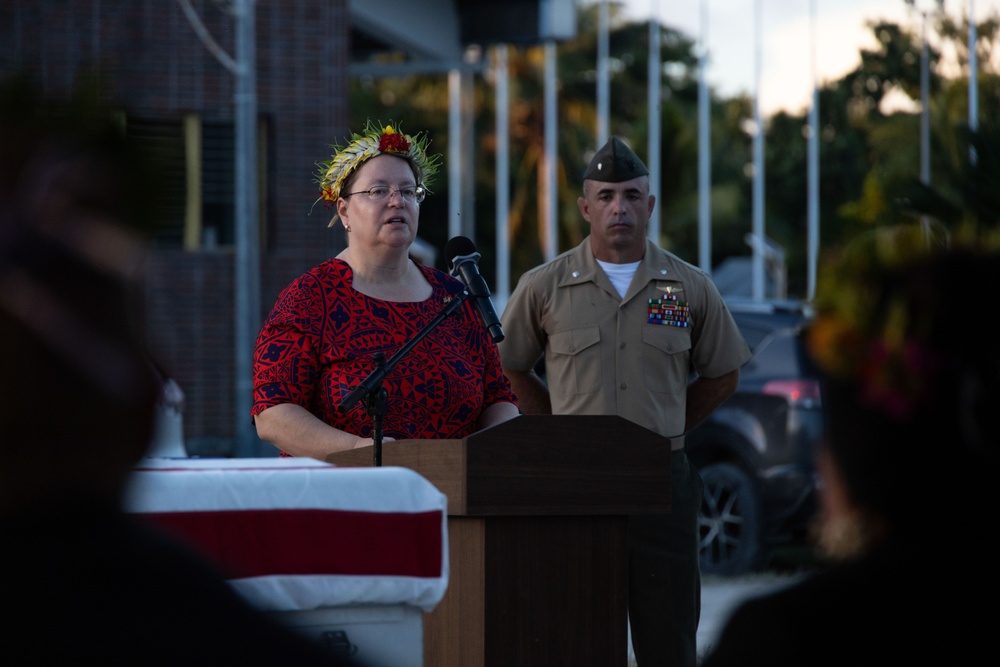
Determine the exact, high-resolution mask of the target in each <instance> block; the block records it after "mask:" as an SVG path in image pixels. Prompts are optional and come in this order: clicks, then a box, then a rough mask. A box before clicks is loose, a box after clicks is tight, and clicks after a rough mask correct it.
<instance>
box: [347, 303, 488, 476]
mask: <svg viewBox="0 0 1000 667" xmlns="http://www.w3.org/2000/svg"><path fill="white" fill-rule="evenodd" d="M468 298H469V290H462V292H461V293H460V294H456V295H454V296H453V297H452V299H451V301H449V302H448V303H447V304H446V305H445V307H444V308H443V309H442V310H441V312H439V313H438V314H437V315H435V316H434V319H433V320H431V321H430V322H428V323H427V326H425V327H424V328H423V329H421V330H420V331H418V332H417V334H416V335H415V336H414V337H413V338H411V339H410V340H409V341H407V343H406V344H405V345H403V347H401V348H399V350H398V351H397V352H396V354H394V355H392V357H390V358H389V360H388V361H386V358H385V353H383V352H376V353H375V354H373V355H372V359H373V360H374V362H375V370H373V371H372V372H371V373H370V374H369V375H368V377H367V378H365V379H364V380H362V382H361V384H359V385H358V386H357V387H355V388H354V389H352V390H351V393H349V394H348V395H347V397H346V398H344V400H343V401H341V402H340V405H339V406H338V409H339V410H340V413H341V414H347V411H348V410H350V409H351V408H352V407H354V404H355V403H357V402H358V401H359V400H364V404H365V411H366V412H367V413H368V414H369V415H370V416H371V417H372V439H373V440H374V441H375V461H374V465H375V467H380V466H381V465H382V422H383V420H384V418H385V415H386V413H387V412H388V411H389V392H388V391H386V389H385V387H384V386H382V382H383V381H384V380H385V377H386V376H387V375H388V374H389V371H391V370H392V369H393V367H394V366H395V365H396V364H397V363H399V360H400V359H402V358H403V357H405V356H406V355H407V354H409V353H410V351H411V350H412V349H413V348H414V347H416V345H417V343H419V342H420V341H422V340H423V339H424V338H426V337H427V334H429V333H430V332H431V331H433V330H434V329H435V328H436V327H437V325H439V324H441V322H443V321H444V320H445V319H446V318H448V317H451V316H452V315H454V314H455V313H456V312H458V309H459V308H461V307H462V303H464V302H465V301H466V300H467V299H468Z"/></svg>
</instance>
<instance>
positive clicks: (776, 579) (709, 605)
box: [628, 572, 803, 667]
mask: <svg viewBox="0 0 1000 667" xmlns="http://www.w3.org/2000/svg"><path fill="white" fill-rule="evenodd" d="M801 576H803V575H799V574H780V573H772V572H763V573H758V574H751V575H747V576H744V577H704V578H703V579H702V584H701V621H700V622H699V624H698V655H700V656H702V655H705V653H707V652H708V650H709V649H711V647H712V645H713V643H714V642H715V641H716V639H717V638H718V636H719V633H720V632H721V631H722V628H723V627H725V624H726V619H727V618H728V617H729V614H730V613H731V612H732V611H733V610H734V609H735V608H736V606H737V605H739V603H740V602H742V601H743V600H745V599H747V598H749V597H754V596H757V595H763V594H765V593H767V592H769V591H772V590H775V589H776V588H780V587H782V586H787V585H789V584H791V583H794V582H795V581H796V580H797V579H798V578H799V577H801ZM628 660H629V667H634V665H635V664H636V663H635V655H634V654H633V652H632V641H631V639H629V645H628Z"/></svg>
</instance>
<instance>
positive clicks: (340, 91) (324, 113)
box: [0, 0, 350, 456]
mask: <svg viewBox="0 0 1000 667" xmlns="http://www.w3.org/2000/svg"><path fill="white" fill-rule="evenodd" d="M234 4H237V3H233V2H213V1H212V0H190V2H179V1H168V0H67V1H66V2H44V1H43V2H38V1H37V0H5V2H3V3H2V4H0V76H3V77H6V76H8V75H10V74H14V73H28V74H29V75H30V76H31V77H32V78H33V79H34V80H35V81H36V82H37V84H38V85H39V87H40V88H41V91H42V93H43V94H44V95H45V96H47V97H52V98H59V97H62V96H68V95H69V94H70V93H71V92H72V91H73V90H74V88H76V87H77V86H78V85H79V84H80V83H81V82H82V81H83V80H84V79H85V78H88V77H97V78H98V79H99V80H100V83H101V86H102V90H104V91H105V92H106V94H108V95H109V96H110V98H111V101H112V102H113V104H114V105H115V106H116V108H120V109H121V113H122V120H123V123H124V126H125V128H126V131H127V132H129V133H131V134H133V135H134V136H136V137H139V138H141V139H143V140H144V141H146V142H148V144H149V146H150V148H151V150H155V151H156V152H157V155H158V156H159V157H160V159H161V162H160V163H159V164H161V165H162V171H163V180H162V182H157V183H151V184H150V187H151V188H163V189H166V199H167V201H168V203H169V208H168V216H167V221H166V222H167V224H166V225H165V227H164V229H163V230H162V231H161V232H160V233H159V234H158V235H157V237H156V238H155V239H154V243H153V245H152V248H151V252H150V254H149V257H148V261H147V267H146V271H145V278H144V280H145V296H146V298H145V318H144V320H145V321H144V324H145V331H146V337H147V341H148V345H149V348H150V351H151V353H152V354H153V356H154V357H155V358H156V360H157V361H158V362H159V363H160V365H161V366H162V367H163V368H164V370H165V371H166V372H167V373H168V374H170V375H171V376H172V377H173V378H174V379H175V380H176V381H177V382H178V383H179V384H180V386H181V388H182V389H183V391H184V395H185V406H184V412H183V423H184V433H185V443H186V446H187V449H188V452H189V453H191V454H196V455H204V456H229V455H234V454H235V453H236V452H235V448H236V445H235V443H234V434H235V432H236V424H237V421H236V420H237V419H241V418H242V417H241V416H240V415H239V414H237V413H238V412H243V407H240V408H239V409H237V407H236V403H237V401H236V396H235V394H236V391H235V383H236V378H235V372H234V368H235V354H234V350H235V349H236V345H235V341H234V331H235V329H236V327H235V318H236V313H235V298H234V294H235V292H236V289H235V288H236V285H234V280H235V279H234V275H235V266H234V261H235V258H236V253H235V251H234V245H233V243H234V242H233V239H234V231H233V230H234V224H235V212H234V205H233V192H234V182H233V181H234V179H233V173H234V172H233V169H234V166H233V165H234V159H235V139H234V122H235V104H234V95H235V91H236V78H235V76H234V75H233V73H232V72H231V71H230V70H229V69H228V68H227V67H226V66H225V64H224V62H223V60H224V59H220V58H219V57H217V53H216V52H213V49H216V51H219V50H221V51H224V52H225V53H227V54H229V55H230V56H232V55H233V54H234V53H235V34H236V28H235V26H236V24H235V19H234V16H233V15H231V13H230V10H229V8H230V7H231V6H232V5H234ZM250 4H252V5H254V6H255V8H256V9H255V14H254V18H255V34H256V39H255V51H256V59H255V60H256V81H257V83H256V104H257V112H258V135H257V136H258V142H257V143H258V156H257V183H258V190H257V191H258V195H259V200H260V208H259V216H258V218H259V229H258V230H256V232H257V238H258V239H259V247H260V264H261V266H260V272H261V273H260V275H261V289H260V298H259V301H260V310H261V312H260V313H258V314H257V317H256V318H255V321H256V322H257V325H258V326H259V322H260V321H262V319H263V316H264V315H265V314H266V311H267V309H268V308H269V307H270V306H271V304H273V302H274V300H275V298H276V297H277V295H278V293H279V291H280V290H281V289H282V288H283V287H284V286H285V285H286V284H288V282H289V281H291V280H292V279H293V278H294V277H295V276H297V275H299V274H300V273H302V272H303V271H305V270H306V269H308V268H309V267H311V266H315V265H316V264H318V263H320V262H322V261H323V260H324V259H326V258H328V257H329V256H331V255H332V254H335V253H336V252H338V251H339V249H340V247H342V244H343V238H342V237H340V236H339V235H338V233H337V232H336V231H334V230H330V229H328V228H327V222H328V220H329V212H328V211H326V210H325V209H324V208H323V206H322V205H317V206H316V207H315V209H313V202H314V201H315V199H316V196H317V189H316V184H315V183H314V180H313V179H314V171H315V164H316V162H318V161H321V160H325V159H327V158H328V157H329V155H328V153H329V144H330V143H333V142H334V141H335V140H337V139H338V138H342V137H343V136H344V135H345V134H346V133H347V130H348V128H347V125H348V107H347V100H348V76H349V59H350V56H349V52H350V11H349V6H348V0H256V2H254V3H250ZM185 5H187V6H189V7H190V8H191V9H193V10H194V13H195V15H196V16H197V17H198V20H197V21H192V20H191V18H189V16H188V14H186V13H185V9H186V7H185ZM199 26H200V27H202V28H204V31H203V35H202V37H199V34H198V30H197V29H196V28H197V27H199ZM204 34H207V35H209V36H210V38H211V39H210V40H207V39H205V38H204ZM252 315H253V314H251V316H252ZM246 410H247V412H246V415H245V418H246V419H247V420H250V416H249V412H248V410H249V406H246ZM253 448H255V449H256V450H257V453H259V454H260V455H268V454H273V453H275V452H274V451H273V448H271V447H270V446H269V445H266V444H263V443H253ZM244 453H245V450H244Z"/></svg>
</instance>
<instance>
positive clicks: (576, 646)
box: [327, 415, 670, 667]
mask: <svg viewBox="0 0 1000 667" xmlns="http://www.w3.org/2000/svg"><path fill="white" fill-rule="evenodd" d="M373 458H374V457H373V455H372V450H371V448H363V449H355V450H351V451H348V452H338V453H335V454H331V455H329V456H328V457H327V461H328V462H329V463H334V464H336V465H341V466H371V465H373ZM382 465H383V466H402V467H406V468H410V469H412V470H415V471H417V472H419V473H420V474H421V475H423V476H424V477H425V478H427V479H428V480H429V481H430V482H431V483H432V484H434V485H435V486H436V487H437V488H438V489H439V490H440V491H442V492H443V493H445V494H446V495H447V496H448V542H449V560H450V575H449V584H448V591H447V592H446V593H445V596H444V598H443V599H442V601H441V602H440V603H439V604H438V606H437V608H436V609H435V610H434V611H433V612H431V613H430V614H429V615H428V616H427V618H426V622H425V625H424V664H425V665H426V666H427V667H446V666H447V667H478V666H480V665H481V666H483V667H487V666H488V667H500V666H503V667H526V666H531V665H539V666H542V665H544V666H546V667H548V666H551V665H574V666H586V665H594V666H600V667H606V666H615V665H619V666H621V667H624V666H625V665H626V663H627V658H628V636H627V633H628V626H627V620H626V619H627V606H626V605H627V599H628V519H627V515H629V514H653V513H661V514H662V513H666V512H669V511H670V493H669V485H670V440H669V439H667V438H665V437H663V436H660V435H658V434H656V433H653V432H652V431H649V430H647V429H645V428H642V427H641V426H638V425H636V424H634V423H632V422H629V421H627V420H625V419H622V418H620V417H599V416H569V415H522V416H519V417H517V418H515V419H512V420H511V421H508V422H505V423H503V424H500V425H498V426H495V427H493V428H490V429H486V430H484V431H480V432H478V433H475V434H473V435H470V436H468V437H467V438H464V439H461V440H398V441H392V442H386V443H383V449H382Z"/></svg>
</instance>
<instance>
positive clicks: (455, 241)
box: [444, 236, 478, 271]
mask: <svg viewBox="0 0 1000 667" xmlns="http://www.w3.org/2000/svg"><path fill="white" fill-rule="evenodd" d="M476 254H478V253H477V252H476V244H475V243H473V242H472V240H471V239H467V238H465V237H464V236H454V237H452V238H450V239H449V240H448V242H447V243H445V244H444V258H445V259H446V260H448V270H449V271H453V270H454V269H455V259H456V258H458V257H468V256H470V255H476Z"/></svg>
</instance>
